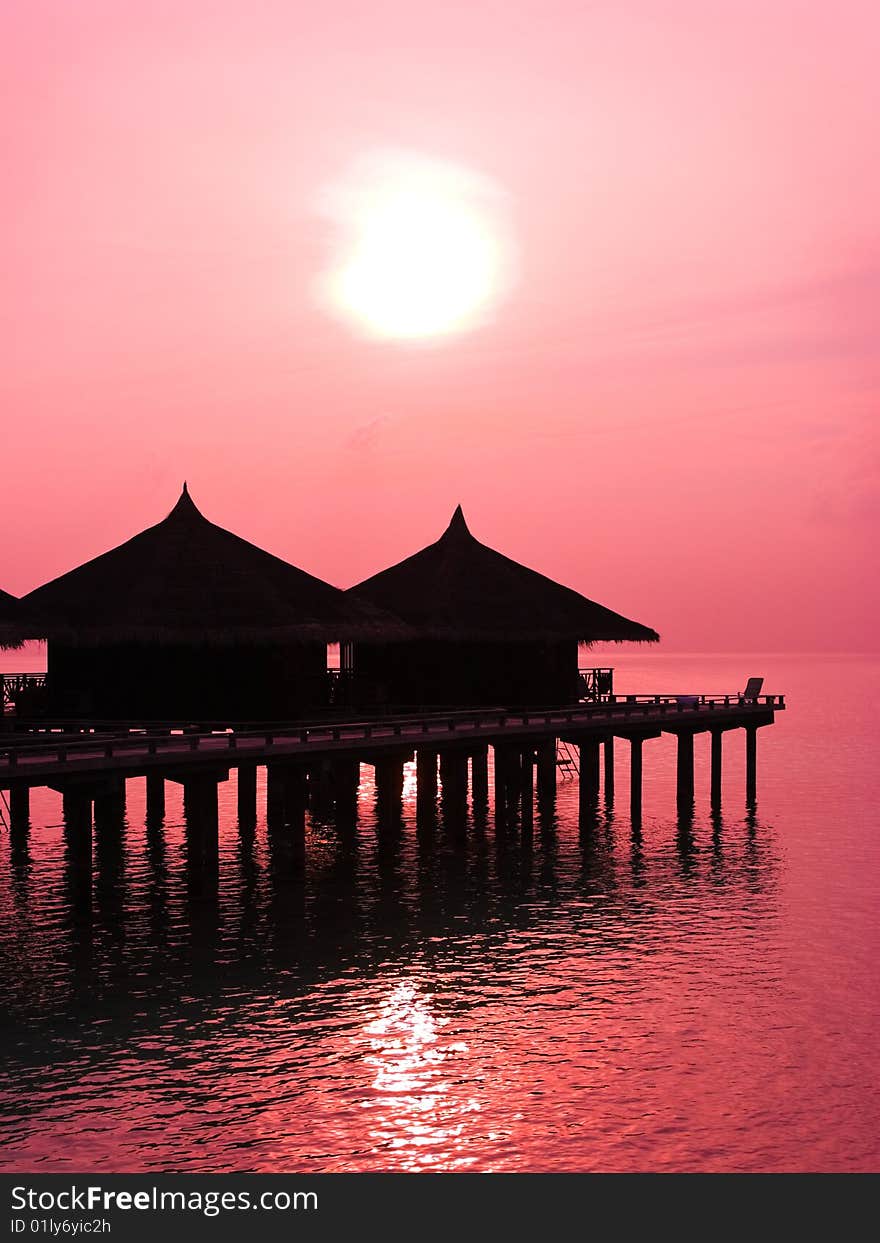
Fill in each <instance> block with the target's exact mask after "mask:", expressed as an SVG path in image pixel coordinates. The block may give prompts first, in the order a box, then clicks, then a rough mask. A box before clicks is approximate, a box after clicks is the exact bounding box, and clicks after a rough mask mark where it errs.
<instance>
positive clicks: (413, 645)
mask: <svg viewBox="0 0 880 1243" xmlns="http://www.w3.org/2000/svg"><path fill="white" fill-rule="evenodd" d="M354 666H355V678H356V685H357V686H358V688H359V695H360V699H361V702H363V703H370V702H378V703H388V704H400V705H419V704H425V705H428V704H436V705H444V706H445V705H455V706H459V707H466V706H469V705H484V706H488V705H503V706H506V705H511V706H512V705H520V704H521V705H525V704H549V703H569V702H572V701H573V700H575V699H576V698H577V668H578V645H577V642H575V641H573V640H572V641H563V642H555V643H537V642H535V643H526V642H508V643H498V642H495V643H488V642H482V643H475V642H452V641H440V640H417V641H413V642H405V643H393V644H372V643H358V644H356V646H355V652H354Z"/></svg>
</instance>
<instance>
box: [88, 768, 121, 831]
mask: <svg viewBox="0 0 880 1243" xmlns="http://www.w3.org/2000/svg"><path fill="white" fill-rule="evenodd" d="M94 799H95V828H96V829H104V828H111V829H115V828H119V827H120V826H121V824H122V821H123V819H124V818H125V778H121V779H120V780H116V781H114V780H113V779H112V778H111V779H110V780H108V781H102V782H100V783H99V784H98V785H96V786H95V790H94Z"/></svg>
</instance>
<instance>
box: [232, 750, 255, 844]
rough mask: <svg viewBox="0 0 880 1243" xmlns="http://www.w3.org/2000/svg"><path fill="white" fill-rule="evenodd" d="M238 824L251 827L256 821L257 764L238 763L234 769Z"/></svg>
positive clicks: (242, 827) (245, 827)
mask: <svg viewBox="0 0 880 1243" xmlns="http://www.w3.org/2000/svg"><path fill="white" fill-rule="evenodd" d="M236 797H237V800H238V826H239V828H241V829H252V828H253V827H254V825H255V824H256V823H257V766H256V764H239V766H238V769H237V771H236Z"/></svg>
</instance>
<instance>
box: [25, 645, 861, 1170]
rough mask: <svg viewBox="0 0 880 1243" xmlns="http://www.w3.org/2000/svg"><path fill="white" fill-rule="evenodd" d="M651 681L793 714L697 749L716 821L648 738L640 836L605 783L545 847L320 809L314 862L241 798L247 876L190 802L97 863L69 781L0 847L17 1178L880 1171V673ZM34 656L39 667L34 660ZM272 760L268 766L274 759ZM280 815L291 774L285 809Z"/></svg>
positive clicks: (623, 660) (112, 843) (676, 670)
mask: <svg viewBox="0 0 880 1243" xmlns="http://www.w3.org/2000/svg"><path fill="white" fill-rule="evenodd" d="M615 661H616V665H617V668H618V674H617V689H619V690H621V691H626V690H630V691H652V692H654V691H663V692H667V691H668V692H675V691H707V692H715V691H719V692H721V691H726V690H735V689H737V688H738V687H739V686H741V685H742V684H743V683H744V682H745V678H746V677H747V676H748V675H749V674H751V673H763V674H764V675H765V677H766V679H767V681H766V689H767V690H769V691H783V692H786V693H787V696H788V700H789V704H790V707H789V709H788V711H786V712H785V713H784V714H781V715H780V716H779V718H778V720H777V724H776V725H775V726H774V727H773V728H771V729H766V730H762V731H761V732H760V734H759V744H758V759H759V777H758V805H757V810H756V812H755V813H754V814H748V815H747V814H746V810H745V806H744V773H743V748H744V744H743V739H742V735H741V734H740V733H737V732H734V733H730V734H728V735H727V736H726V739H725V746H726V752H725V769H724V781H725V786H724V793H725V801H724V808H723V814H722V816H721V818H720V820H719V819H716V820H715V821H714V822H713V820H712V818H711V816H710V814H709V807H708V741H707V739H706V737H705V736H704V737H703V738H702V739H700V738H698V740H697V806H696V815H695V817H694V820H693V823H692V824H690V825H689V824H686V823H685V824H680V823H677V821H676V817H675V814H674V749H673V743H672V741H671V740H670V739H665V738H664V739H661V740H657V741H651V742H648V743H646V744H645V805H644V817H643V824H642V829H641V832H640V833H634V832H633V830H632V826H631V824H630V821H629V815H628V770H627V759H628V757H627V754H626V751H627V747H626V744H624V743H618V745H617V764H618V778H617V799H616V801H615V802H614V804H613V805H612V806H605V804H604V802H603V805H602V810H601V812H600V816H599V821H598V824H597V825H595V826H594V827H592V828H590V829H589V830H588V831H585V832H581V831H579V826H578V818H577V802H578V800H577V789H576V784H575V783H574V782H568V781H561V782H560V785H559V790H558V797H557V800H556V805H555V809H547V808H546V807H545V808H542V809H541V810H540V811H539V813H538V814H536V816H535V821H534V828H533V830H532V832H531V833H528V832H523V831H522V829H521V828H520V827H515V828H514V829H513V830H512V831H510V830H509V831H508V832H506V833H502V834H499V833H497V832H496V830H495V824H494V817H493V815H492V808H491V806H490V808H489V810H488V815H486V816H480V815H477V816H476V817H475V818H473V817H472V818H471V820H470V822H469V824H468V827H467V833H466V835H465V837H464V838H462V837H461V835H460V834H455V833H453V832H451V831H450V829H449V826H444V824H443V821H442V818H441V819H440V822H439V823H438V825H437V826H436V827H435V828H432V827H431V826H430V825H428V826H424V825H423V826H422V827H421V828H418V827H417V825H416V816H415V803H414V781H415V775H414V772H412V771H410V769H408V770H407V787H406V789H405V792H404V817H403V822H402V824H400V825H399V826H398V827H394V826H393V825H392V826H387V825H386V826H383V825H377V820H376V814H375V799H374V788H373V784H372V777H371V771H372V770H370V769H367V768H366V767H365V768H364V769H363V770H362V774H363V781H362V785H361V790H360V803H359V805H360V817H359V825H358V828H357V832H356V834H354V835H352V834H345V833H340V831H339V830H338V829H337V828H336V827H335V825H334V824H333V823H332V821H331V820H328V819H322V818H321V816H320V815H318V814H317V813H315V814H313V815H312V816H311V818H310V820H309V824H308V839H307V864H306V869H305V872H304V874H303V873H298V872H297V870H296V868H295V866H294V865H293V864H292V861H291V858H290V855H289V852H288V851H286V850H285V843H284V841H278V840H273V837H274V835H269V834H268V833H267V831H266V828H265V824H264V823H263V822H262V820H260V821H259V822H258V824H257V828H256V832H255V833H244V834H242V833H240V832H239V829H238V825H237V821H236V812H235V807H236V798H235V780H234V776H233V778H232V779H231V780H230V781H229V782H228V783H227V784H226V785H224V786H222V787H221V822H220V867H219V877H216V878H215V880H214V881H213V882H212V880H211V877H210V875H208V876H206V875H204V874H203V873H202V872H200V871H198V870H197V869H195V868H192V867H190V866H189V865H188V856H187V849H186V834H185V830H184V821H183V810H182V805H181V798H180V793H179V787H174V786H171V785H169V786H168V797H167V809H166V819H165V824H164V827H161V828H157V827H156V826H152V827H151V828H149V829H148V828H147V827H146V825H145V815H144V783H143V781H140V780H135V781H130V782H129V783H128V803H127V812H126V822H125V830H124V836H123V837H122V839H121V840H120V836H119V834H118V832H113V833H106V832H105V833H104V834H99V833H97V832H96V834H95V838H94V850H93V860H92V868H91V874H90V873H89V870H88V868H87V867H85V868H84V867H83V865H82V863H81V862H77V861H76V858H75V856H73V855H71V853H70V852H69V850H68V848H67V846H66V843H65V836H64V832H63V827H62V818H61V800H60V796H59V795H57V794H54V793H52V792H51V791H39V792H38V793H36V794H35V795H34V797H33V799H32V804H31V816H32V827H31V831H30V834H29V837H28V839H27V841H26V842H24V841H21V840H12V841H11V840H10V836H9V833H8V832H6V831H5V830H4V831H3V832H2V834H0V953H2V966H0V1010H2V1018H0V1022H2V1054H3V1057H2V1067H0V1112H2V1117H3V1123H2V1129H0V1166H2V1167H3V1168H5V1169H7V1170H24V1169H29V1170H43V1171H64V1170H71V1171H72V1170H82V1169H90V1168H94V1167H98V1166H100V1168H101V1169H103V1170H105V1171H113V1170H119V1171H143V1170H175V1171H178V1170H198V1171H235V1170H257V1171H337V1170H430V1169H439V1170H648V1169H657V1170H674V1169H688V1170H692V1169H697V1170H866V1169H872V1168H876V1167H877V1166H878V1164H880V1162H878V1156H880V1089H878V1081H877V1074H876V1042H877V1030H878V1019H880V1013H878V1010H880V1006H878V1000H880V987H878V970H877V959H878V950H880V935H878V932H880V917H878V910H880V906H878V890H880V866H878V865H880V845H878V833H877V825H876V795H877V791H878V781H877V776H876V773H877V771H878V769H877V761H876V754H877V734H876V727H875V724H874V722H875V719H876V718H875V714H874V710H875V704H876V702H877V698H878V692H880V664H878V663H877V662H876V661H871V660H868V659H863V658H855V657H853V658H834V657H822V658H811V657H798V658H792V657H786V658H783V657H778V656H767V657H760V658H757V659H756V658H755V657H749V658H744V657H741V656H740V657H713V656H699V657H696V656H694V657H682V656H663V655H660V654H654V653H637V654H635V655H628V654H627V655H624V654H615ZM7 663H8V659H7ZM261 775H262V774H261ZM263 806H264V803H263V798H262V782H261V793H260V809H261V812H262V808H263Z"/></svg>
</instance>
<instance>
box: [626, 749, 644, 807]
mask: <svg viewBox="0 0 880 1243" xmlns="http://www.w3.org/2000/svg"><path fill="white" fill-rule="evenodd" d="M642 742H643V740H642V739H641V738H639V737H633V738H631V739H630V742H629V748H630V751H629V814H630V819H631V820H632V821H633V822H634V823H637V822H638V821H639V820H641V818H642Z"/></svg>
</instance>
